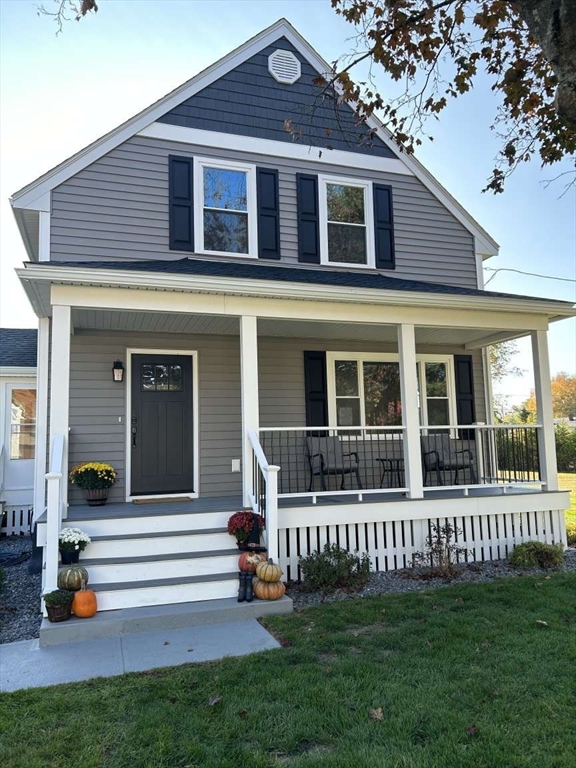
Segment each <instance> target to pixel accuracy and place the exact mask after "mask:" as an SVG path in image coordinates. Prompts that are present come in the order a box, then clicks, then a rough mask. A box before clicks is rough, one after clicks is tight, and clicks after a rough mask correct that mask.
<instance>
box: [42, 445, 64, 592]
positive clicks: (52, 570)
mask: <svg viewBox="0 0 576 768" xmlns="http://www.w3.org/2000/svg"><path fill="white" fill-rule="evenodd" d="M63 466H64V435H54V437H53V438H52V454H51V460H50V471H49V472H48V473H47V474H46V485H47V504H46V556H45V574H44V589H45V590H46V591H47V592H49V591H50V590H52V589H56V587H57V581H58V535H59V534H60V528H61V525H62V482H63V478H62V470H63Z"/></svg>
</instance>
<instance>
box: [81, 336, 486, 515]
mask: <svg viewBox="0 0 576 768" xmlns="http://www.w3.org/2000/svg"><path fill="white" fill-rule="evenodd" d="M128 348H142V349H143V348H146V349H166V350H172V349H183V350H191V351H197V352H198V383H199V391H198V398H199V400H198V404H199V462H200V489H199V490H200V495H201V496H202V497H207V496H224V495H231V496H233V495H238V494H239V493H240V491H241V474H240V473H232V472H231V460H232V459H237V458H240V457H241V440H242V420H241V406H240V354H239V339H238V336H217V335H199V334H198V335H185V334H176V333H170V334H166V333H164V334H161V333H123V332H107V331H82V330H79V331H77V332H76V333H75V334H74V336H72V339H71V361H70V447H69V461H70V466H73V465H74V464H76V463H79V462H82V461H107V462H110V463H111V464H112V465H113V466H114V467H115V468H116V469H117V471H118V482H117V483H116V485H115V486H114V487H113V488H112V490H111V493H110V499H111V500H112V501H123V500H124V498H125V472H126V455H125V453H126V421H125V419H126V400H125V398H126V386H127V385H126V383H124V384H117V383H114V382H113V381H112V373H111V369H112V363H113V361H114V360H115V359H117V358H119V359H122V360H124V361H125V363H126V361H127V356H126V350H127V349H128ZM306 349H308V350H312V349H315V350H330V349H332V350H346V351H375V345H374V343H368V342H351V341H333V340H330V341H326V340H310V339H308V340H306V341H302V340H299V339H284V338H261V339H259V388H260V423H261V426H262V427H282V426H293V427H302V426H305V423H306V417H305V393H304V365H303V351H304V350H306ZM377 349H378V351H380V352H385V351H395V350H394V347H393V346H392V345H378V346H377ZM418 352H420V353H430V354H434V353H437V354H443V353H448V354H453V353H454V354H458V353H462V352H463V350H462V349H461V348H458V347H450V348H448V347H446V346H437V347H432V346H426V347H424V346H421V347H418ZM473 356H474V386H475V392H476V418H477V420H478V421H485V408H484V391H483V377H482V360H481V355H480V352H479V351H476V352H474V353H473ZM82 501H83V494H82V492H81V491H79V490H77V489H75V488H74V487H73V486H72V487H71V488H70V503H72V504H76V503H81V502H82Z"/></svg>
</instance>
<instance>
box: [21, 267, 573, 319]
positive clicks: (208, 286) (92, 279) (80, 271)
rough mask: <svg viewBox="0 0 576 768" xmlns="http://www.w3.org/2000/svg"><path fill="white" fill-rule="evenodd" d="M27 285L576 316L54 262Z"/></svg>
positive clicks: (554, 306)
mask: <svg viewBox="0 0 576 768" xmlns="http://www.w3.org/2000/svg"><path fill="white" fill-rule="evenodd" d="M16 273H17V275H18V277H19V278H20V279H21V280H22V281H23V282H24V283H29V282H32V283H59V284H67V285H86V286H96V287H98V286H105V287H110V288H130V289H143V290H154V291H179V292H186V291H189V292H193V293H205V292H208V293H219V294H226V295H229V296H247V295H248V296H254V297H264V298H271V297H273V298H280V299H283V298H285V299H303V300H314V301H335V302H352V303H355V304H385V305H388V306H411V307H441V308H444V307H445V308H453V309H468V310H470V309H480V310H485V311H489V310H494V311H499V312H511V313H514V312H522V313H529V314H537V315H540V316H545V317H549V316H550V315H554V316H555V317H557V318H561V317H573V316H576V306H573V305H570V304H568V303H567V302H556V301H542V300H534V301H533V300H531V299H525V298H520V297H519V298H518V299H510V298H499V297H493V296H470V295H467V294H444V293H429V292H416V291H414V292H411V291H394V290H390V289H387V290H380V289H375V288H353V287H350V286H346V287H341V286H327V285H315V284H303V283H293V282H290V281H288V280H287V281H286V282H280V281H278V280H253V279H246V278H243V279H239V278H229V277H212V276H203V275H178V274H170V273H167V272H163V273H162V274H154V273H149V272H148V273H145V272H133V271H130V270H126V271H123V270H121V269H116V270H108V269H97V270H95V269H90V267H89V265H87V266H86V267H70V268H65V267H52V266H50V265H49V264H42V265H40V264H30V265H28V266H27V267H26V268H24V269H17V270H16Z"/></svg>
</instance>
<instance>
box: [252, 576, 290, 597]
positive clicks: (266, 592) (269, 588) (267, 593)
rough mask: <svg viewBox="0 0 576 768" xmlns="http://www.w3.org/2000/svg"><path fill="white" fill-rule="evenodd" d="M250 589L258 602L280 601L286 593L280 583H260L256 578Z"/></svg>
mask: <svg viewBox="0 0 576 768" xmlns="http://www.w3.org/2000/svg"><path fill="white" fill-rule="evenodd" d="M252 587H253V589H254V594H255V595H256V597H258V598H260V600H280V598H281V597H283V595H284V593H285V592H286V587H285V586H284V584H283V583H282V582H281V581H262V580H261V579H258V578H256V579H254V583H253V585H252Z"/></svg>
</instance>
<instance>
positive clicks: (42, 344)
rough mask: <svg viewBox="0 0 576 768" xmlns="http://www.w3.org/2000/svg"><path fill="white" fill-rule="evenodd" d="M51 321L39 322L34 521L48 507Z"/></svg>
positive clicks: (43, 320)
mask: <svg viewBox="0 0 576 768" xmlns="http://www.w3.org/2000/svg"><path fill="white" fill-rule="evenodd" d="M49 343H50V320H49V319H48V318H47V317H41V318H40V319H39V320H38V355H37V358H36V371H37V383H36V452H35V461H34V502H33V504H34V520H37V519H38V518H39V517H40V515H41V514H43V512H44V509H45V507H46V470H47V466H46V452H47V442H46V441H47V439H48V364H49V360H48V347H49Z"/></svg>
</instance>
